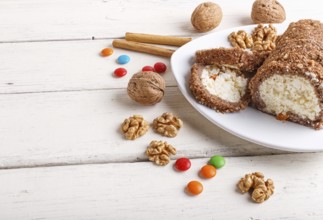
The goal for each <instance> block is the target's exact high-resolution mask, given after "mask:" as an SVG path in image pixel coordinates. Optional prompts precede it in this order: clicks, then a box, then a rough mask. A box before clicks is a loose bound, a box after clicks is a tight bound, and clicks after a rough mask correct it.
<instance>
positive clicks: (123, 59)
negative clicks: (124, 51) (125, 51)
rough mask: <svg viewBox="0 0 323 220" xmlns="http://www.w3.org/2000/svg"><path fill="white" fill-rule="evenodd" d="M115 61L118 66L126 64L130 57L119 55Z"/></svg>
mask: <svg viewBox="0 0 323 220" xmlns="http://www.w3.org/2000/svg"><path fill="white" fill-rule="evenodd" d="M117 61H118V63H119V64H126V63H128V62H129V61H130V57H129V56H128V55H121V56H119V57H118V60H117Z"/></svg>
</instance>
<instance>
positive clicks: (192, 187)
mask: <svg viewBox="0 0 323 220" xmlns="http://www.w3.org/2000/svg"><path fill="white" fill-rule="evenodd" d="M186 189H187V191H188V192H189V193H191V194H192V195H198V194H200V193H201V192H202V191H203V185H202V183H200V182H199V181H196V180H193V181H191V182H189V183H188V184H187V187H186Z"/></svg>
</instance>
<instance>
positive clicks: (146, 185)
mask: <svg viewBox="0 0 323 220" xmlns="http://www.w3.org/2000/svg"><path fill="white" fill-rule="evenodd" d="M226 159H227V164H226V166H225V167H224V168H222V169H221V170H218V172H217V176H216V177H215V178H214V179H210V180H205V179H201V178H200V177H199V176H198V170H199V169H200V167H202V166H203V165H204V164H205V163H206V162H207V159H194V160H192V167H191V169H190V170H188V171H187V172H185V173H177V172H175V171H174V170H173V168H172V164H173V161H172V162H171V164H169V165H167V166H166V167H156V166H154V165H153V164H152V163H150V162H142V163H121V164H101V165H84V166H66V167H51V168H33V169H17V170H1V171H0V186H1V187H0V204H1V212H0V218H1V219H16V220H19V219H24V220H27V219H48V220H49V219H62V220H65V219H79V220H82V219H96V220H98V219H152V217H153V218H154V219H215V218H216V219H322V218H323V209H322V204H323V190H322V188H321V187H320V186H321V183H322V181H323V172H322V170H323V163H322V162H321V161H322V160H323V154H322V153H320V154H294V155H281V156H256V157H233V158H232V157H229V158H226ZM255 171H261V172H263V173H264V174H265V178H271V179H273V181H274V183H275V193H274V195H273V196H272V197H271V198H269V200H267V201H266V202H264V203H263V204H256V203H253V202H252V201H251V200H250V196H249V195H247V194H244V195H242V194H240V193H239V192H237V190H236V186H235V184H236V183H237V181H238V180H239V179H240V178H241V177H242V176H244V174H246V173H251V172H255ZM194 179H196V180H199V181H201V182H202V183H203V185H204V192H203V193H202V194H201V195H199V196H197V197H192V196H188V195H186V194H185V193H184V188H185V186H186V184H187V183H188V182H189V181H191V180H194Z"/></svg>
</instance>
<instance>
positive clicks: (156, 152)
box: [146, 141, 176, 166]
mask: <svg viewBox="0 0 323 220" xmlns="http://www.w3.org/2000/svg"><path fill="white" fill-rule="evenodd" d="M171 154H172V155H175V154H176V149H175V148H174V147H173V146H172V145H170V144H168V143H167V142H166V141H165V142H163V141H152V142H150V144H149V147H148V148H147V150H146V155H147V156H148V158H149V160H150V161H153V162H154V163H155V164H157V165H160V166H165V165H167V164H168V163H169V161H170V158H169V157H170V155H171Z"/></svg>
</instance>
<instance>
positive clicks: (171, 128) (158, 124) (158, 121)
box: [153, 112, 183, 137]
mask: <svg viewBox="0 0 323 220" xmlns="http://www.w3.org/2000/svg"><path fill="white" fill-rule="evenodd" d="M182 126H183V122H182V120H181V119H179V118H177V117H176V116H174V115H173V114H172V113H169V112H165V113H164V114H162V115H161V116H160V117H158V118H155V119H154V121H153V128H154V129H155V130H156V132H157V133H159V134H161V135H164V136H166V137H175V136H176V135H177V133H178V130H179V129H180V128H181V127H182Z"/></svg>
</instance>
